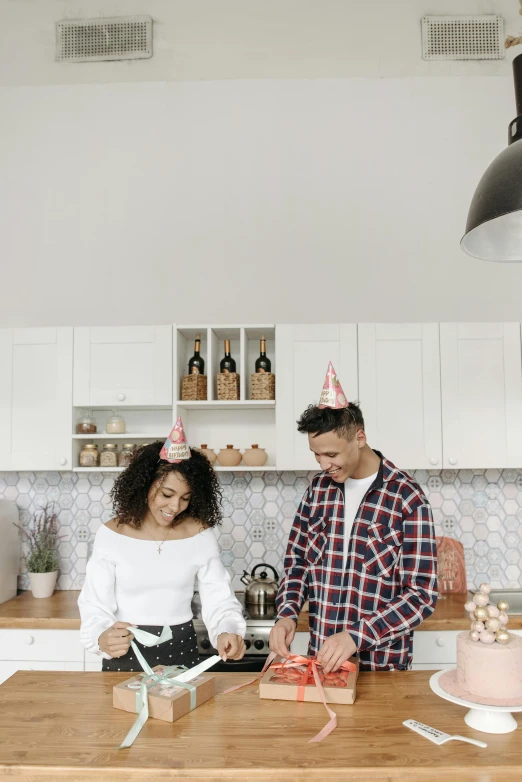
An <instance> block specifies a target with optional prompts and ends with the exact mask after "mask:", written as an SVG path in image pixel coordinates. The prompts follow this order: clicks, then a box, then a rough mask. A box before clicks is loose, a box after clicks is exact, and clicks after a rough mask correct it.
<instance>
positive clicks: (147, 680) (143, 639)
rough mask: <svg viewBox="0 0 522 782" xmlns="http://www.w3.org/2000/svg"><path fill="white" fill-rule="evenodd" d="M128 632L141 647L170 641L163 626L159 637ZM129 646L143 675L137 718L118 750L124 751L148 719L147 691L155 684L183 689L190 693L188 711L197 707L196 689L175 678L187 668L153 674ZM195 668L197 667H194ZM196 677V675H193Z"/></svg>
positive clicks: (135, 630)
mask: <svg viewBox="0 0 522 782" xmlns="http://www.w3.org/2000/svg"><path fill="white" fill-rule="evenodd" d="M129 630H131V632H132V633H133V635H134V637H135V638H136V639H137V640H138V641H139V642H140V643H141V644H143V646H149V647H150V646H158V644H162V643H164V642H165V641H170V639H171V638H172V631H171V629H170V627H168V626H167V625H165V627H164V628H163V630H162V633H161V635H160V636H157V635H153V634H152V633H147V632H146V631H145V630H140V629H139V628H138V627H130V628H129ZM131 646H132V648H133V649H134V654H135V655H136V659H137V660H138V662H139V664H140V665H141V667H142V668H143V670H144V673H143V674H142V677H143V678H142V681H141V686H140V689H139V690H138V692H137V693H136V711H137V712H138V716H137V718H136V721H135V723H134V725H133V726H132V728H131V729H130V730H129V732H128V733H127V735H126V736H125V738H124V740H123V742H122V743H121V744H120V746H119V747H118V749H125V748H126V747H130V746H131V745H132V744H133V742H134V739H135V738H136V736H137V735H138V734H139V732H140V731H141V729H142V728H143V726H144V725H145V723H146V722H147V720H148V718H149V690H150V689H151V688H152V687H155V686H156V684H160V683H163V684H168V685H170V686H175V687H184V688H185V689H186V690H188V691H189V693H190V711H192V710H193V709H195V708H196V705H197V695H196V688H195V686H194V685H193V684H190V682H184V681H180V680H179V679H178V678H176V677H177V676H179V675H180V674H182V673H184V672H185V671H187V670H188V668H187V667H186V666H185V665H170V666H168V667H167V668H165V670H164V671H163V673H161V674H159V673H154V671H153V670H152V668H151V667H150V665H149V664H148V662H147V661H146V659H145V658H144V657H143V655H142V653H141V652H140V650H139V649H138V647H137V646H136V644H135V643H134V641H131ZM196 667H197V666H196ZM194 675H196V674H194Z"/></svg>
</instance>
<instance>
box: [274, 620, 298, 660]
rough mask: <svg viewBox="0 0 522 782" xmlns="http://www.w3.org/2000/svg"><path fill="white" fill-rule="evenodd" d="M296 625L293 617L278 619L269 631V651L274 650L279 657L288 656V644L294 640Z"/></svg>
mask: <svg viewBox="0 0 522 782" xmlns="http://www.w3.org/2000/svg"><path fill="white" fill-rule="evenodd" d="M296 629H297V625H296V623H295V622H294V620H293V619H289V618H288V617H287V618H283V619H278V621H277V622H276V623H275V625H274V626H273V627H272V629H271V631H270V640H269V642H268V645H269V647H270V651H271V652H275V653H276V654H278V655H279V656H280V657H288V655H289V654H290V644H291V643H292V641H293V640H294V635H295V631H296Z"/></svg>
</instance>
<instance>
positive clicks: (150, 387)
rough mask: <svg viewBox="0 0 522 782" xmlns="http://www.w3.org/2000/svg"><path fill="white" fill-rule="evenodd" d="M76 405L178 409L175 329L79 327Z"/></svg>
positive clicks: (74, 392)
mask: <svg viewBox="0 0 522 782" xmlns="http://www.w3.org/2000/svg"><path fill="white" fill-rule="evenodd" d="M73 403H74V406H75V407H87V408H88V407H109V408H115V407H139V406H142V405H143V406H147V405H156V406H158V405H159V406H167V405H172V326H124V327H111V328H105V327H90V328H88V327H85V328H83V327H82V328H75V329H74V383H73Z"/></svg>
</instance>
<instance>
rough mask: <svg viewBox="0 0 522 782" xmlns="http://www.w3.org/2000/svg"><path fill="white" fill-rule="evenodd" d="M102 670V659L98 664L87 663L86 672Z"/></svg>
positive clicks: (99, 658)
mask: <svg viewBox="0 0 522 782" xmlns="http://www.w3.org/2000/svg"><path fill="white" fill-rule="evenodd" d="M101 669H102V660H101V657H98V662H96V663H87V662H86V663H85V670H86V671H101Z"/></svg>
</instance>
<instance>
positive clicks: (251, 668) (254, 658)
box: [199, 654, 267, 673]
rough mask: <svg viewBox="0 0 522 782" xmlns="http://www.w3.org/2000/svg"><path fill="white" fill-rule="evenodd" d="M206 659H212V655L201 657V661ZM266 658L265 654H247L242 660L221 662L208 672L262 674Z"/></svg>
mask: <svg viewBox="0 0 522 782" xmlns="http://www.w3.org/2000/svg"><path fill="white" fill-rule="evenodd" d="M205 657H210V655H205V654H200V655H199V659H200V660H201V661H203V660H204V659H205ZM266 657H267V656H265V655H263V654H245V656H244V657H243V659H242V660H227V661H226V662H224V661H223V660H220V662H218V663H216V664H215V665H213V666H212V668H209V669H208V670H209V671H214V673H260V672H261V671H262V670H263V665H264V664H265V662H266Z"/></svg>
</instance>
